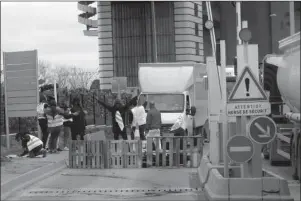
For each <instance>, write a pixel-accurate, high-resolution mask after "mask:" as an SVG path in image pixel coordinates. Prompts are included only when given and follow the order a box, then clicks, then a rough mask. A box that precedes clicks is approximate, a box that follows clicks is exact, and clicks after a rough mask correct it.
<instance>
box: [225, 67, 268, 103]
mask: <svg viewBox="0 0 301 201" xmlns="http://www.w3.org/2000/svg"><path fill="white" fill-rule="evenodd" d="M250 101H252V102H254V101H268V97H267V95H266V94H265V92H264V90H263V89H262V87H261V86H260V84H259V83H258V81H257V80H256V79H255V77H254V75H253V73H252V72H251V70H250V68H249V67H245V69H244V70H243V72H242V74H241V76H240V77H239V79H238V81H237V83H236V84H235V85H234V87H233V90H232V92H231V94H230V96H229V100H228V102H250Z"/></svg>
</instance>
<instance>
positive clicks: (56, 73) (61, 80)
mask: <svg viewBox="0 0 301 201" xmlns="http://www.w3.org/2000/svg"><path fill="white" fill-rule="evenodd" d="M70 74H71V72H70V67H68V66H67V65H59V66H55V67H54V69H53V73H52V79H54V80H56V83H57V84H58V85H59V87H60V88H65V87H68V85H69V79H70V78H69V77H70Z"/></svg>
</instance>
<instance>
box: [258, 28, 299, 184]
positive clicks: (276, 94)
mask: <svg viewBox="0 0 301 201" xmlns="http://www.w3.org/2000/svg"><path fill="white" fill-rule="evenodd" d="M279 49H280V50H281V52H282V53H283V54H282V55H267V56H266V57H265V59H264V62H263V64H264V65H263V68H262V69H261V70H263V72H262V74H263V82H264V83H263V84H264V89H265V90H267V91H269V94H270V97H269V101H270V103H271V117H272V118H273V119H274V121H275V122H276V124H277V127H278V133H277V138H276V140H275V141H274V142H272V143H270V144H269V145H268V148H269V160H270V163H271V164H272V165H275V164H276V163H279V162H284V161H289V162H290V164H291V165H292V167H293V169H294V173H293V178H294V179H299V180H300V179H301V173H300V172H301V170H300V167H301V164H300V163H301V162H300V161H301V137H300V136H301V135H300V32H298V33H296V34H294V35H292V36H290V37H287V38H285V39H283V40H281V41H279Z"/></svg>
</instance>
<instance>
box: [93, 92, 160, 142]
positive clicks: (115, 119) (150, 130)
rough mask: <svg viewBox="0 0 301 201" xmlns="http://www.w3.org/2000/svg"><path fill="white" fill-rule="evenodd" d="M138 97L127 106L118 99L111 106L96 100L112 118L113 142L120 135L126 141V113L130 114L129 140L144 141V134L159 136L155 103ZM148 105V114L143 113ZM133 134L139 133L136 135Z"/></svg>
mask: <svg viewBox="0 0 301 201" xmlns="http://www.w3.org/2000/svg"><path fill="white" fill-rule="evenodd" d="M137 100H138V97H137V96H136V97H134V98H133V99H131V100H130V101H129V102H128V103H127V104H125V105H123V104H122V103H121V101H120V100H119V99H116V100H115V102H114V104H113V106H112V105H109V104H108V103H106V102H103V101H100V100H98V103H99V104H100V105H102V106H103V107H105V108H106V109H108V110H109V111H110V112H111V116H112V132H113V135H114V140H118V139H119V136H120V135H121V137H122V139H124V140H127V139H128V137H127V133H126V129H125V126H124V125H125V115H126V112H127V111H129V112H130V113H129V114H130V118H129V119H130V124H131V139H132V140H133V139H135V138H139V137H140V139H141V140H145V139H146V134H148V135H150V136H158V135H160V127H161V114H160V112H159V111H158V110H157V109H156V107H155V103H154V102H153V101H150V102H149V103H148V102H147V101H146V100H145V99H142V98H140V99H139V101H137ZM147 104H149V108H150V109H149V111H148V113H146V112H145V109H146V106H147ZM135 133H139V134H138V135H137V134H136V135H135Z"/></svg>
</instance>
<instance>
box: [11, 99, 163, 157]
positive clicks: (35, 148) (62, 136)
mask: <svg viewBox="0 0 301 201" xmlns="http://www.w3.org/2000/svg"><path fill="white" fill-rule="evenodd" d="M137 99H138V98H137V97H135V98H133V99H132V100H131V101H129V103H127V104H124V105H123V104H122V103H121V101H120V99H116V100H115V101H114V104H113V105H110V104H108V103H106V102H103V101H100V100H98V103H99V104H100V105H102V106H103V107H105V108H106V109H108V110H109V111H110V112H111V114H112V132H113V134H114V140H118V139H119V136H121V137H122V139H123V140H127V133H126V128H125V115H126V112H127V111H129V112H130V114H131V115H130V123H131V139H135V138H136V139H137V138H139V137H140V139H141V140H143V141H145V139H146V135H148V136H153V137H154V136H159V135H160V127H161V114H160V112H159V111H158V110H157V109H156V107H155V103H154V102H152V101H150V102H149V103H147V101H146V100H145V101H144V102H143V101H141V100H143V99H140V100H139V102H138V103H137ZM147 104H149V111H148V113H146V112H145V108H146V106H147ZM37 112H38V121H39V126H40V128H41V132H42V139H41V140H40V139H39V138H37V137H35V136H33V135H30V133H28V132H23V133H18V134H17V135H16V140H17V141H20V140H21V141H22V146H23V148H24V152H23V153H22V154H21V155H20V156H24V155H26V154H29V156H30V157H35V156H37V155H43V157H45V156H46V153H47V152H49V153H57V152H60V151H63V150H68V140H69V139H70V133H71V139H72V140H84V135H85V127H86V121H85V115H86V111H84V110H83V108H82V106H81V104H80V100H79V99H78V98H74V99H73V101H72V106H71V107H70V108H69V107H68V106H67V105H66V104H63V105H62V106H61V107H59V106H58V105H57V103H56V101H55V99H54V98H53V97H51V96H50V97H47V96H44V95H41V96H40V104H39V105H38V107H37Z"/></svg>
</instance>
